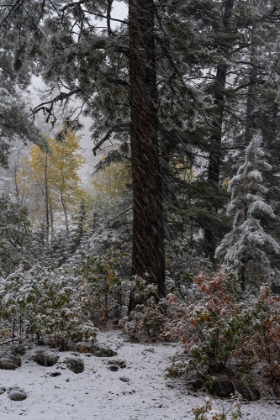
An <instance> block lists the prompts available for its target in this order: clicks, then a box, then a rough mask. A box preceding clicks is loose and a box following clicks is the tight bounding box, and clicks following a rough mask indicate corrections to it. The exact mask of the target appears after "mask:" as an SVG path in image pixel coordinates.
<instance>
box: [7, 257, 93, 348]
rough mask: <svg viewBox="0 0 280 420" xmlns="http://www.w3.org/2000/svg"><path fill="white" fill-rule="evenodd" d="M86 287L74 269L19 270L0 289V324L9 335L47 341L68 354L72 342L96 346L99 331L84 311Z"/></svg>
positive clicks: (38, 267)
mask: <svg viewBox="0 0 280 420" xmlns="http://www.w3.org/2000/svg"><path fill="white" fill-rule="evenodd" d="M87 295H88V293H87V290H86V287H85V286H84V285H83V284H82V282H81V277H79V276H77V275H76V274H75V273H74V272H73V267H71V266H64V267H63V268H62V267H61V268H59V269H56V270H53V271H51V270H49V269H47V268H44V267H41V266H40V265H37V266H35V267H33V268H32V269H31V270H30V271H28V272H24V271H23V270H22V269H21V268H19V269H18V270H17V271H16V272H15V273H13V274H11V275H10V276H9V277H8V278H7V279H5V280H2V282H1V285H0V303H1V312H0V316H1V322H2V325H3V326H4V325H5V327H6V332H7V331H11V334H12V335H14V334H15V333H17V334H18V335H19V336H21V335H23V333H24V334H26V332H27V333H30V334H35V335H36V336H37V338H38V339H42V338H44V337H47V338H48V342H49V344H50V345H52V346H56V347H59V348H60V349H61V350H66V349H67V347H68V344H69V343H70V342H75V343H83V342H85V341H86V342H92V343H93V342H94V340H95V336H96V329H95V328H94V326H93V324H92V322H91V321H90V320H89V318H88V315H87V313H86V311H85V302H86V299H87Z"/></svg>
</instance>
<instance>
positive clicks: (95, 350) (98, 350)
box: [88, 346, 117, 357]
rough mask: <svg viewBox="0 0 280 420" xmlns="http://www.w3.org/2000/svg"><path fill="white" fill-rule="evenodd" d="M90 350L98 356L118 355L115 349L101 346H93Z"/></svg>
mask: <svg viewBox="0 0 280 420" xmlns="http://www.w3.org/2000/svg"><path fill="white" fill-rule="evenodd" d="M88 351H90V352H91V354H93V355H94V356H96V357H113V356H116V355H117V353H116V352H115V351H113V350H111V349H108V348H103V347H99V346H92V347H91V348H90V349H89V350H88Z"/></svg>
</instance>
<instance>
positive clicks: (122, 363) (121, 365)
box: [108, 360, 126, 369]
mask: <svg viewBox="0 0 280 420" xmlns="http://www.w3.org/2000/svg"><path fill="white" fill-rule="evenodd" d="M108 364H109V365H114V366H118V367H119V368H121V369H124V368H126V362H125V361H124V360H112V361H111V362H108Z"/></svg>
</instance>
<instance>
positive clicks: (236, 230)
mask: <svg viewBox="0 0 280 420" xmlns="http://www.w3.org/2000/svg"><path fill="white" fill-rule="evenodd" d="M264 156H265V154H264V152H263V149H262V148H261V138H260V136H255V137H254V138H253V140H251V142H250V144H249V145H248V147H247V148H246V152H245V160H244V163H243V164H241V165H240V168H239V169H238V172H237V175H235V176H234V177H233V178H232V180H231V181H230V183H229V187H228V189H229V192H230V193H231V201H230V203H229V205H228V210H227V211H228V214H229V215H230V216H232V217H233V228H232V231H231V232H229V233H228V234H227V235H226V236H225V237H224V239H223V240H222V242H221V244H220V245H219V246H218V248H217V250H216V256H217V257H219V258H222V261H223V265H224V267H225V268H226V270H228V271H229V272H233V273H234V274H235V275H236V276H237V277H238V279H239V282H240V285H241V287H242V290H246V289H248V288H253V289H255V288H256V287H258V286H260V284H261V283H264V282H265V283H267V282H269V283H270V284H272V283H273V281H275V280H276V277H277V274H279V273H278V272H277V270H276V269H275V267H272V265H271V262H270V260H271V254H273V253H277V254H279V252H280V245H279V243H278V242H277V241H276V240H275V239H274V238H273V236H272V235H271V234H269V233H268V232H266V231H265V229H264V228H263V226H262V224H261V219H263V218H270V219H275V215H274V212H273V210H272V208H271V206H270V205H269V204H268V203H266V200H265V198H264V197H265V194H266V192H267V189H266V187H265V186H264V179H263V175H262V172H263V171H264V170H268V169H270V165H269V164H268V163H267V162H266V160H265V159H264Z"/></svg>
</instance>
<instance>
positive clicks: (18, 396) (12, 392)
mask: <svg viewBox="0 0 280 420" xmlns="http://www.w3.org/2000/svg"><path fill="white" fill-rule="evenodd" d="M8 397H9V398H10V400H12V401H23V400H26V398H27V394H26V392H25V391H23V389H20V388H18V387H17V386H14V387H13V388H9V389H8Z"/></svg>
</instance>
